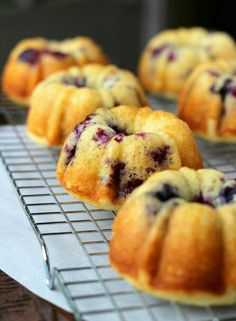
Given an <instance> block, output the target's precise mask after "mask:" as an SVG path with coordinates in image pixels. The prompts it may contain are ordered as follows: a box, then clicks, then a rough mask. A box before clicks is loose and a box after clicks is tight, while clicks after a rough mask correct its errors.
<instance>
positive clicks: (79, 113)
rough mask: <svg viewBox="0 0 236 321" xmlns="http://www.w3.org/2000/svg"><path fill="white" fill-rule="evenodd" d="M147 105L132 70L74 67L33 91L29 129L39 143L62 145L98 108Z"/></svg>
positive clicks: (97, 66)
mask: <svg viewBox="0 0 236 321" xmlns="http://www.w3.org/2000/svg"><path fill="white" fill-rule="evenodd" d="M146 103H147V99H146V97H145V94H144V92H143V89H142V87H141V85H140V84H139V82H138V80H137V78H136V77H135V76H134V75H133V74H132V73H131V72H130V71H127V70H124V69H119V68H118V67H116V66H113V65H107V66H104V65H100V64H89V65H86V66H83V67H81V68H79V67H72V68H70V69H68V70H66V71H62V72H59V73H56V74H54V75H52V76H50V77H48V78H47V79H46V80H44V81H43V82H41V83H40V84H39V85H38V86H37V88H36V89H35V90H34V92H33V94H32V98H31V103H30V105H31V108H30V111H29V115H28V119H27V130H28V133H29V135H30V136H31V137H32V138H33V139H34V140H35V141H36V142H37V143H42V144H44V145H49V146H60V145H62V144H63V143H64V140H65V138H66V137H67V136H68V135H69V133H70V132H71V131H72V130H73V128H74V127H75V125H76V124H78V123H79V122H81V121H82V120H84V119H85V117H86V116H87V115H89V114H91V113H93V112H94V111H95V110H96V109H97V108H99V107H101V106H103V107H105V108H108V109H109V108H112V107H114V106H117V105H120V104H126V105H135V106H139V107H141V106H144V105H146Z"/></svg>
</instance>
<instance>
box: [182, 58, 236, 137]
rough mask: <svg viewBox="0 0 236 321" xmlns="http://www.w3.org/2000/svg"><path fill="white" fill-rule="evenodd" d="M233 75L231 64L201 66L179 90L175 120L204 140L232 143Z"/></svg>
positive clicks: (235, 129) (235, 126) (235, 125)
mask: <svg viewBox="0 0 236 321" xmlns="http://www.w3.org/2000/svg"><path fill="white" fill-rule="evenodd" d="M235 73H236V62H235V61H223V60H217V61H215V62H208V63H203V64H201V65H200V66H199V67H198V68H196V70H195V71H194V72H193V73H192V75H191V76H190V77H189V79H188V80H187V81H186V83H185V84H184V86H183V89H182V91H181V94H180V100H179V106H178V112H177V113H178V116H179V117H180V118H181V119H183V120H184V121H186V122H187V123H188V124H189V126H190V128H191V129H192V130H193V131H194V132H196V133H197V134H199V135H201V136H203V137H204V138H206V139H209V140H213V141H229V142H236V121H235V117H236V77H235Z"/></svg>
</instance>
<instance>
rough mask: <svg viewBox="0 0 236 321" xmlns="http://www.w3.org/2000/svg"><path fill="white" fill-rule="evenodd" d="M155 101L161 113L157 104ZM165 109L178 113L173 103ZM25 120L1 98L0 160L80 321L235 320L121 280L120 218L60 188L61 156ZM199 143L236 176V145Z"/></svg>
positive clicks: (229, 310)
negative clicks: (114, 234)
mask: <svg viewBox="0 0 236 321" xmlns="http://www.w3.org/2000/svg"><path fill="white" fill-rule="evenodd" d="M150 103H151V104H152V105H153V106H155V107H156V108H157V107H158V106H157V105H158V101H157V99H156V98H153V97H151V98H150ZM159 103H160V101H159ZM161 104H163V102H161ZM165 106H166V109H167V110H173V108H174V104H173V103H170V104H165ZM25 116H26V111H25V110H24V109H22V108H19V107H17V106H14V105H12V104H11V103H9V102H8V101H7V100H6V99H4V97H0V121H1V122H2V123H5V124H4V125H3V126H0V156H1V158H2V161H3V163H4V165H5V168H6V170H7V172H8V174H9V176H10V178H11V180H12V182H13V184H14V186H15V189H16V192H17V195H18V197H19V199H20V201H21V203H22V206H23V208H24V210H25V213H26V215H27V217H28V219H29V222H30V223H31V226H32V228H33V230H34V231H35V234H36V236H37V238H38V240H39V242H40V246H41V251H42V257H43V261H44V265H45V269H46V273H47V283H48V285H49V287H50V288H51V289H53V287H54V285H55V284H57V285H58V287H59V288H60V290H61V291H62V292H63V293H64V295H65V297H66V299H67V301H68V304H69V305H70V307H71V309H72V311H73V313H74V316H75V318H76V320H77V321H95V320H96V321H134V320H135V321H235V320H236V307H217V308H210V307H208V308H197V307H191V306H185V305H180V304H176V303H174V302H169V301H165V300H160V299H157V298H154V297H151V296H149V295H146V294H144V293H141V292H139V291H137V290H135V289H134V288H133V287H132V286H130V285H129V284H128V283H126V282H125V281H124V280H122V279H121V278H120V277H119V276H118V275H117V274H116V273H115V272H114V271H113V269H112V268H111V267H110V265H109V261H108V242H109V238H110V236H111V225H112V221H113V219H114V213H112V212H108V211H103V210H97V209H95V208H93V207H91V206H89V205H87V204H84V203H81V202H79V201H77V200H75V199H73V198H72V197H71V196H69V195H68V194H67V193H66V192H65V191H64V190H63V189H62V188H61V187H60V186H59V184H58V182H57V180H56V177H55V168H56V162H57V159H58V154H59V152H58V150H55V149H48V148H43V147H40V146H38V145H35V144H34V143H33V142H32V141H31V140H30V139H29V138H28V136H27V134H26V129H25V125H22V124H21V123H22V122H23V121H24V120H25ZM198 143H199V146H200V149H201V151H202V153H203V156H204V162H205V165H206V166H207V167H213V168H216V169H219V170H221V171H223V172H225V173H226V174H227V176H228V177H230V178H235V177H236V157H235V156H236V146H235V145H224V144H217V145H215V144H209V143H206V142H204V141H202V140H199V141H198ZM68 249H71V250H68ZM55 262H56V264H55Z"/></svg>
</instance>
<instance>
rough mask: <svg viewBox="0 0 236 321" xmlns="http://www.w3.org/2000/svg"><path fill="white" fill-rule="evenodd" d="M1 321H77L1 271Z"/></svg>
mask: <svg viewBox="0 0 236 321" xmlns="http://www.w3.org/2000/svg"><path fill="white" fill-rule="evenodd" d="M0 321H75V319H74V317H73V316H72V314H70V313H68V312H65V311H64V310H62V309H59V308H58V307H56V306H54V305H53V304H51V303H49V302H47V301H45V300H43V299H41V298H39V297H37V296H36V295H34V294H33V293H31V292H30V291H28V290H27V289H26V288H24V287H23V286H22V285H20V284H19V283H17V282H16V281H15V280H13V279H11V278H10V277H9V276H8V275H6V274H5V273H3V272H2V271H1V270H0Z"/></svg>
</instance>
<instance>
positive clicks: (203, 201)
mask: <svg viewBox="0 0 236 321" xmlns="http://www.w3.org/2000/svg"><path fill="white" fill-rule="evenodd" d="M192 201H193V202H196V203H200V204H206V205H209V206H211V207H214V205H213V201H212V199H211V198H209V197H206V196H204V195H203V192H200V193H199V194H198V195H197V196H195V197H194V198H193V200H192Z"/></svg>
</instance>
